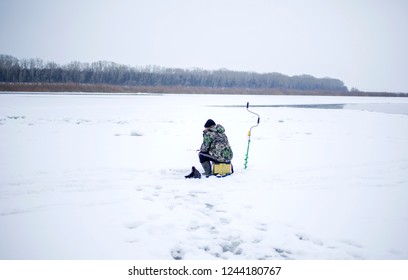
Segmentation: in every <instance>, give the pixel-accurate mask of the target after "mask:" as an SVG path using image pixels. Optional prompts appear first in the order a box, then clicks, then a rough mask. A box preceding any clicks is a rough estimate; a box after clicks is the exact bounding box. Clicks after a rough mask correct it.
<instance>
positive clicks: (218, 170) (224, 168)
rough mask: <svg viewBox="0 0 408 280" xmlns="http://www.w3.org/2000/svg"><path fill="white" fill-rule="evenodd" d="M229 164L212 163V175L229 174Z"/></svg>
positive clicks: (230, 171)
mask: <svg viewBox="0 0 408 280" xmlns="http://www.w3.org/2000/svg"><path fill="white" fill-rule="evenodd" d="M231 173H232V170H231V164H230V163H214V164H213V174H214V175H228V174H231Z"/></svg>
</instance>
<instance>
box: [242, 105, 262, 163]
mask: <svg viewBox="0 0 408 280" xmlns="http://www.w3.org/2000/svg"><path fill="white" fill-rule="evenodd" d="M246 107H247V110H248V112H250V113H251V114H254V115H256V116H257V117H258V121H257V123H256V125H253V126H251V128H250V129H249V131H248V147H247V152H246V155H245V164H244V168H245V169H246V168H247V166H248V155H249V144H251V134H252V129H253V128H254V127H257V126H258V125H259V122H260V121H261V118H260V117H259V115H258V114H257V113H255V112H252V111H250V110H249V102H247V105H246Z"/></svg>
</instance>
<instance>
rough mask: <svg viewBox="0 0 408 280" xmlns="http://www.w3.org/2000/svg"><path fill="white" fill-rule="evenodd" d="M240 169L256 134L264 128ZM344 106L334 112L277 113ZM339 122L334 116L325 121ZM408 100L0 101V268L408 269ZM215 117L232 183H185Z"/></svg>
mask: <svg viewBox="0 0 408 280" xmlns="http://www.w3.org/2000/svg"><path fill="white" fill-rule="evenodd" d="M247 102H249V103H250V106H252V105H260V107H252V110H253V111H256V112H257V113H259V114H260V116H261V123H260V125H259V127H257V128H255V129H253V131H252V138H251V146H250V152H249V159H248V168H247V169H244V168H243V165H244V157H245V153H246V147H247V140H248V138H247V132H248V129H249V128H250V127H251V126H252V125H254V124H256V116H254V115H252V114H249V113H248V112H247V111H246V108H245V105H246V103H247ZM313 104H320V105H321V104H329V105H330V104H342V105H341V106H337V105H336V106H332V107H330V106H297V107H290V106H276V105H313ZM327 108H331V109H327ZM407 108H408V98H369V97H316V96H314V97H288V96H232V95H227V96H223V95H171V94H169V95H133V96H126V95H120V96H114V95H57V96H54V95H46V94H43V95H40V94H1V95H0V259H80V260H81V259H148V260H151V259H159V260H166V259H254V260H255V259H313V260H314V259H341V260H342V259H408V110H407ZM208 118H212V119H214V120H215V121H216V122H217V123H221V124H222V125H223V126H224V127H225V128H226V133H227V135H228V138H229V140H230V144H231V146H232V148H233V151H234V159H233V164H234V168H235V173H234V174H233V175H232V176H229V177H225V178H222V179H218V178H212V177H210V178H202V179H185V178H184V175H187V174H188V173H189V172H190V170H191V166H192V165H195V166H196V167H197V168H199V170H202V169H201V166H200V164H199V163H198V158H197V152H196V151H195V150H196V149H198V148H199V147H200V144H201V141H202V129H203V125H204V123H205V121H206V120H207V119H208Z"/></svg>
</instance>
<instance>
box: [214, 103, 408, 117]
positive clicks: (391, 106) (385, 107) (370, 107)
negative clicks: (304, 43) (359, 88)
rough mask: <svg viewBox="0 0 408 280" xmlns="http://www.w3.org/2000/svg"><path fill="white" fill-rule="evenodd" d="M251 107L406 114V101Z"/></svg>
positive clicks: (234, 106) (253, 106) (238, 106)
mask: <svg viewBox="0 0 408 280" xmlns="http://www.w3.org/2000/svg"><path fill="white" fill-rule="evenodd" d="M211 107H230V108H231V107H232V108H246V105H220V106H217V105H215V106H211ZM250 107H251V108H298V109H331V110H333V109H336V110H343V109H344V110H357V111H368V112H377V113H386V114H402V115H408V103H333V104H273V105H266V104H265V105H251V106H250Z"/></svg>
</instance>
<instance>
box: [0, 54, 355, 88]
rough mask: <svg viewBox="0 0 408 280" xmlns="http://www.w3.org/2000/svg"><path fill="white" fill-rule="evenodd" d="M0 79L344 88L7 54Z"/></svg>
mask: <svg viewBox="0 0 408 280" xmlns="http://www.w3.org/2000/svg"><path fill="white" fill-rule="evenodd" d="M0 82H3V83H59V84H63V83H75V84H108V85H120V86H155V87H163V86H170V87H173V86H174V87H201V88H206V87H210V88H248V89H283V90H300V91H302V90H304V91H330V92H338V93H341V92H348V89H347V87H346V86H345V85H344V83H343V82H342V81H340V80H338V79H333V78H315V77H313V76H310V75H298V76H287V75H283V74H280V73H255V72H244V71H232V70H227V69H219V70H205V69H201V68H194V69H180V68H165V67H160V66H143V67H131V66H127V65H122V64H118V63H115V62H108V61H98V62H93V63H82V62H78V61H73V62H71V63H68V64H66V65H59V64H57V63H55V62H46V63H45V62H44V61H43V60H42V59H39V58H30V59H17V58H15V57H13V56H10V55H0Z"/></svg>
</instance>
